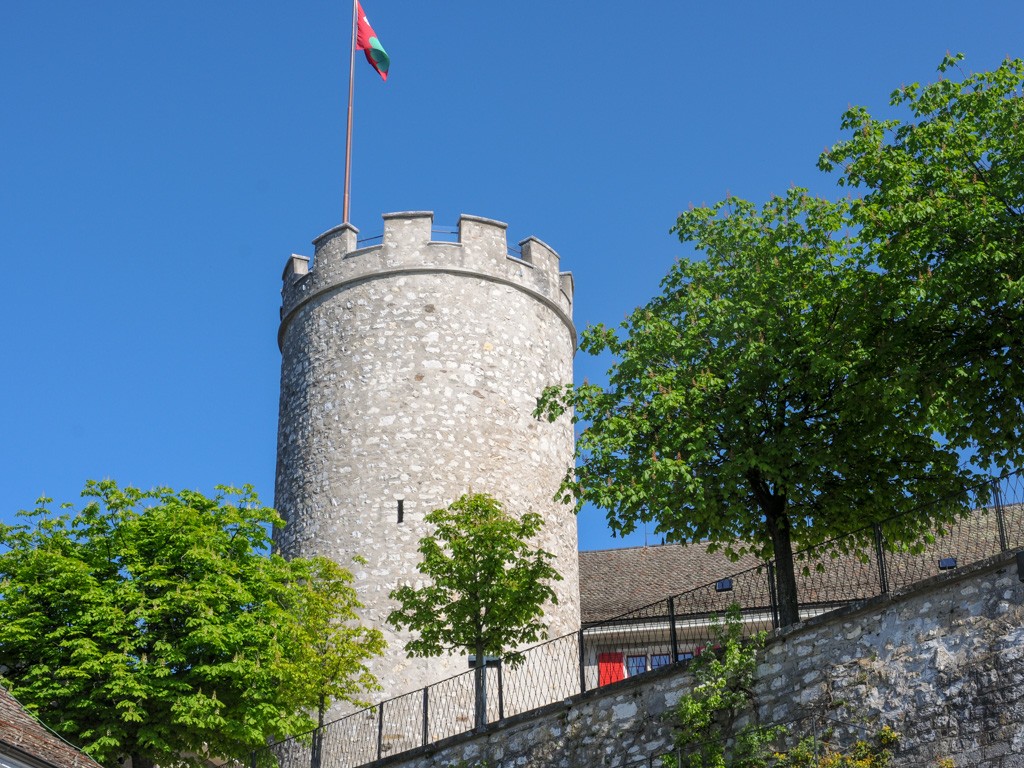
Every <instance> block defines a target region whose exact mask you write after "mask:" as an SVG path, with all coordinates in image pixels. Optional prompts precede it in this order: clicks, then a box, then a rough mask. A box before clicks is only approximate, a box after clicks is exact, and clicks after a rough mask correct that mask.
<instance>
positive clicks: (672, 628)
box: [668, 597, 679, 664]
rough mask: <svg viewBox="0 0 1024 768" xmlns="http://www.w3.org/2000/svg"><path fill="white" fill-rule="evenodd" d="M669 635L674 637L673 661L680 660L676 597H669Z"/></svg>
mask: <svg viewBox="0 0 1024 768" xmlns="http://www.w3.org/2000/svg"><path fill="white" fill-rule="evenodd" d="M668 620H669V633H670V634H669V636H670V637H671V638H672V663H673V664H675V663H676V662H677V661H679V637H678V636H677V635H676V599H675V597H670V598H669V599H668Z"/></svg>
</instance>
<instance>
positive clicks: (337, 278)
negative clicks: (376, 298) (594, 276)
mask: <svg viewBox="0 0 1024 768" xmlns="http://www.w3.org/2000/svg"><path fill="white" fill-rule="evenodd" d="M383 219H384V234H383V237H382V238H381V242H380V243H379V244H373V245H369V246H367V247H363V248H360V247H359V240H358V237H359V230H358V229H356V228H355V227H354V226H352V225H351V224H341V225H340V226H337V227H334V228H333V229H329V230H327V231H326V232H324V233H323V234H322V235H320V236H319V237H317V238H316V239H315V240H314V241H313V246H314V248H315V251H314V255H313V259H312V261H311V260H310V259H309V258H307V257H304V256H298V255H295V254H293V255H291V256H290V257H289V258H288V261H287V262H286V264H285V269H284V274H283V275H282V279H283V283H284V284H283V286H282V291H281V294H282V302H281V321H282V322H281V333H283V331H284V329H285V327H286V326H287V324H288V321H289V318H290V317H291V316H292V315H293V314H294V312H295V311H296V310H297V309H298V308H299V307H301V306H302V305H303V304H305V303H306V302H308V301H310V300H311V299H313V298H314V297H316V296H319V295H321V294H323V293H324V292H325V291H333V290H337V289H340V288H342V287H344V286H346V285H349V284H351V283H354V282H363V281H366V280H373V279H378V278H383V277H391V276H396V275H402V274H425V273H431V272H438V273H448V274H463V275H467V276H473V277H479V278H482V279H485V280H489V281H493V282H497V283H503V284H506V285H513V286H515V287H517V288H519V289H520V290H523V291H525V292H526V293H529V294H531V295H533V296H535V297H536V298H537V299H538V300H540V301H542V302H543V303H545V304H547V305H548V306H550V307H551V308H552V309H553V310H554V311H555V312H557V313H558V314H559V315H560V316H562V318H563V320H564V322H565V323H566V324H567V325H568V326H569V327H570V330H572V332H573V337H574V338H575V330H574V329H573V328H572V302H573V278H572V273H571V272H561V271H560V270H559V257H558V254H557V253H556V252H555V250H554V249H553V248H551V247H550V246H549V245H547V244H546V243H544V242H543V241H542V240H539V239H537V238H535V237H528V238H526V239H525V240H523V241H521V242H520V243H519V252H518V253H514V252H513V253H510V251H509V247H508V242H507V229H508V225H507V224H505V223H503V222H500V221H495V220H493V219H486V218H483V217H480V216H469V215H466V214H463V215H462V216H461V217H459V228H458V240H457V241H456V242H449V241H439V240H433V239H432V237H433V222H434V214H433V213H432V212H430V211H402V212H398V213H386V214H384V216H383Z"/></svg>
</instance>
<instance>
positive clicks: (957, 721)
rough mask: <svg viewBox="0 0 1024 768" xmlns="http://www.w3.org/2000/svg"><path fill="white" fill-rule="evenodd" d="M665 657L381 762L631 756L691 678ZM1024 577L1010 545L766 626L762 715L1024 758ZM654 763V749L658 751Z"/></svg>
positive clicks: (991, 763)
mask: <svg viewBox="0 0 1024 768" xmlns="http://www.w3.org/2000/svg"><path fill="white" fill-rule="evenodd" d="M691 682H692V681H691V677H690V676H689V675H688V673H687V672H686V670H685V668H682V667H668V668H665V669H662V670H658V671H656V672H650V673H647V674H645V675H643V676H640V677H636V678H633V679H631V680H627V681H624V682H622V683H618V684H616V685H615V686H613V687H608V688H605V689H600V690H596V691H590V692H588V693H586V694H583V695H581V696H576V697H573V698H572V699H568V700H566V701H565V702H563V703H559V704H554V705H551V706H548V707H545V708H543V709H541V710H538V711H536V712H532V713H529V714H526V715H521V716H519V717H516V718H512V719H510V720H507V721H505V723H503V724H501V725H499V726H495V727H494V728H493V729H491V730H490V731H488V732H486V733H482V734H467V735H465V736H462V737H457V738H454V739H450V740H448V741H447V742H442V743H440V744H436V745H432V746H430V747H426V748H423V749H420V750H417V751H415V752H411V753H407V754H406V755H404V756H403V755H398V756H395V757H393V758H390V759H385V760H382V761H379V762H378V763H377V764H375V765H376V766H378V768H383V766H388V767H389V768H392V767H393V768H474V767H476V766H479V768H485V767H486V768H511V767H512V766H529V768H577V767H583V766H587V767H588V768H589V767H590V766H607V767H608V768H628V766H634V765H635V766H639V765H643V764H646V760H647V758H649V757H651V756H654V755H658V754H660V753H662V752H664V751H666V750H668V749H669V748H670V746H671V727H670V725H669V723H668V722H667V721H666V719H665V716H666V713H667V712H668V711H669V710H671V708H672V707H673V706H674V705H675V703H676V702H677V701H678V700H679V698H680V696H682V695H683V693H684V692H685V691H687V690H688V689H689V686H690V684H691ZM1022 689H1024V583H1022V581H1021V577H1020V575H1019V574H1018V569H1017V566H1016V564H1015V562H1014V559H1013V556H1012V555H1003V556H999V557H996V558H993V559H991V560H988V561H985V562H983V563H980V564H978V565H976V566H972V567H968V568H962V569H960V570H958V571H956V572H954V573H951V574H947V575H943V576H939V577H937V578H935V579H932V580H930V581H929V582H927V583H925V584H923V585H920V586H919V587H918V588H916V589H915V590H913V591H910V592H906V593H903V594H897V595H892V596H889V597H883V598H876V599H873V600H869V601H866V602H864V603H861V604H859V605H857V606H852V607H850V608H847V609H843V610H840V611H837V612H835V613H833V614H830V615H826V616H821V617H817V618H815V619H813V620H810V621H807V622H804V623H803V624H801V625H798V626H796V627H793V628H790V629H789V630H787V631H785V632H780V633H778V634H777V635H776V636H775V637H773V638H771V639H770V641H769V643H768V645H767V647H766V648H765V650H764V652H763V656H762V659H761V662H760V664H759V667H758V682H757V686H756V694H757V705H758V711H759V714H760V716H761V718H762V721H769V722H786V721H791V720H794V719H798V718H801V717H805V716H807V715H810V714H827V715H829V716H831V717H834V718H836V719H839V720H844V721H847V722H863V723H865V724H866V725H868V726H869V727H870V728H872V729H876V728H878V727H881V726H882V725H890V726H892V727H893V728H895V729H896V730H897V731H898V732H899V733H900V734H901V736H902V739H901V743H900V749H899V753H898V754H897V759H896V761H895V765H896V766H932V765H936V764H937V760H938V759H939V758H944V757H948V758H952V759H953V761H954V763H955V765H956V766H959V767H961V768H966V767H968V766H970V767H971V768H975V767H976V768H1022V767H1024V696H1022V693H1021V691H1022ZM654 764H655V765H657V761H654Z"/></svg>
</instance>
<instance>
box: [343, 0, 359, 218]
mask: <svg viewBox="0 0 1024 768" xmlns="http://www.w3.org/2000/svg"><path fill="white" fill-rule="evenodd" d="M357 5H358V2H357V0H352V48H351V50H350V51H349V57H348V121H347V127H346V129H345V195H344V198H343V199H342V215H341V223H342V224H348V223H349V220H348V210H349V190H350V189H351V184H352V101H353V99H354V97H355V91H356V35H357V34H358V29H359V17H358V15H357V13H356V7H357Z"/></svg>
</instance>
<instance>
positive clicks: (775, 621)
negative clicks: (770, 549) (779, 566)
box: [768, 560, 779, 629]
mask: <svg viewBox="0 0 1024 768" xmlns="http://www.w3.org/2000/svg"><path fill="white" fill-rule="evenodd" d="M768 600H769V602H770V604H771V610H772V629H778V628H779V596H778V594H776V591H775V561H774V560H769V561H768Z"/></svg>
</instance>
